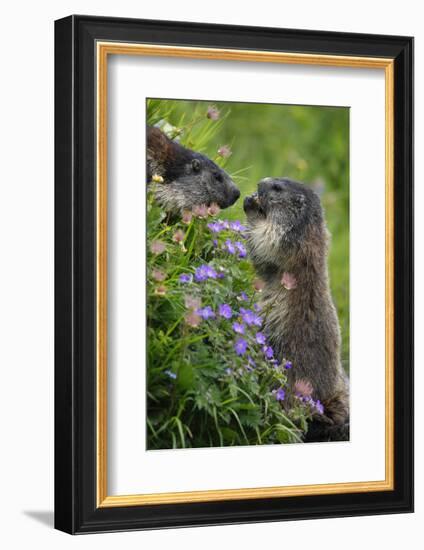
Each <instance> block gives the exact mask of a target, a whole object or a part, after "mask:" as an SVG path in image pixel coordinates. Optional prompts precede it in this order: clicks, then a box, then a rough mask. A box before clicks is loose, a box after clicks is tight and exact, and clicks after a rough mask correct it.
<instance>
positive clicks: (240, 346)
mask: <svg viewBox="0 0 424 550" xmlns="http://www.w3.org/2000/svg"><path fill="white" fill-rule="evenodd" d="M234 349H235V351H236V353H237V355H244V354H245V353H246V350H247V342H246V340H245V339H244V338H239V339H238V340H237V341H236V343H235V344H234Z"/></svg>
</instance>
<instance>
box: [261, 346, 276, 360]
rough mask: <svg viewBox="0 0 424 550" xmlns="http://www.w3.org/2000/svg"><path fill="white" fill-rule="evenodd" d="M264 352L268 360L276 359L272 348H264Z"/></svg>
mask: <svg viewBox="0 0 424 550" xmlns="http://www.w3.org/2000/svg"><path fill="white" fill-rule="evenodd" d="M262 351H263V352H264V355H265V357H266V358H267V359H272V358H273V357H274V350H273V349H272V347H271V346H264V347H263V348H262Z"/></svg>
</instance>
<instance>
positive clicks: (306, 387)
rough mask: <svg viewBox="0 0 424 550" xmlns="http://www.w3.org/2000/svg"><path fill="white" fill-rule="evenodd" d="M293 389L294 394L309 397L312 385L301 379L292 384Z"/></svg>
mask: <svg viewBox="0 0 424 550" xmlns="http://www.w3.org/2000/svg"><path fill="white" fill-rule="evenodd" d="M294 389H295V391H296V393H298V394H300V395H302V396H303V397H310V396H311V395H312V392H313V391H314V388H313V387H312V384H311V383H310V382H308V381H307V380H302V379H300V380H296V382H295V384H294Z"/></svg>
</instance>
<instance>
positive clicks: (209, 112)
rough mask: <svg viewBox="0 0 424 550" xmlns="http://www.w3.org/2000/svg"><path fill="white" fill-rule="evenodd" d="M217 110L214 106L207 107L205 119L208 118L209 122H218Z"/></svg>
mask: <svg viewBox="0 0 424 550" xmlns="http://www.w3.org/2000/svg"><path fill="white" fill-rule="evenodd" d="M219 115H220V113H219V110H218V108H217V107H215V105H209V107H208V110H207V111H206V116H207V118H210V119H211V120H218V119H219Z"/></svg>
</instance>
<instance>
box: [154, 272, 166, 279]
mask: <svg viewBox="0 0 424 550" xmlns="http://www.w3.org/2000/svg"><path fill="white" fill-rule="evenodd" d="M152 277H153V279H154V280H155V281H164V280H165V279H166V273H164V272H163V271H160V270H159V269H153V270H152Z"/></svg>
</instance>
